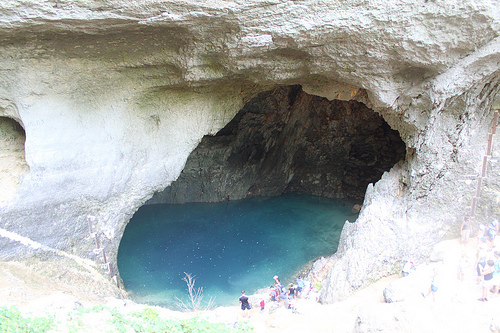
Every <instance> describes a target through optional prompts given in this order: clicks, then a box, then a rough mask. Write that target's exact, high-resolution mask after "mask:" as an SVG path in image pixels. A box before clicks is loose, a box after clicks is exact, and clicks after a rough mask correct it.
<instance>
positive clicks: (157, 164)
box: [0, 0, 500, 302]
mask: <svg viewBox="0 0 500 333" xmlns="http://www.w3.org/2000/svg"><path fill="white" fill-rule="evenodd" d="M499 8H500V6H498V3H497V2H496V1H474V0H465V1H461V2H459V3H457V2H455V1H432V0H431V1H424V0H422V1H413V0H412V1H410V0H403V1H384V2H379V1H366V0H352V1H348V2H346V1H315V0H313V1H284V0H283V1H282V0H254V1H216V0H209V1H203V2H200V1H195V0H179V1H163V0H141V1H139V0H135V1H124V0H110V1H104V0H96V1H87V0H68V1H54V0H45V1H43V0H40V1H25V0H23V1H21V0H8V1H3V2H2V3H1V4H0V122H2V125H1V126H0V128H1V129H2V130H3V129H4V128H15V126H14V127H12V126H11V125H6V123H7V122H9V123H10V122H11V121H16V122H17V123H18V124H19V125H20V126H21V127H22V130H20V129H19V128H17V129H15V133H16V134H14V135H11V134H12V133H13V132H8V133H7V132H3V133H7V134H2V135H1V136H0V138H1V140H2V154H3V155H2V156H0V166H1V167H0V173H2V177H1V178H0V179H2V185H3V184H4V182H3V180H4V179H7V180H9V179H10V180H9V181H8V182H6V184H8V185H6V186H8V191H6V192H5V193H8V194H4V195H2V196H1V197H0V200H1V206H0V210H1V215H0V228H1V229H0V235H1V236H2V237H1V238H0V248H1V253H2V255H1V257H2V259H20V258H25V257H32V256H34V255H36V257H37V258H43V259H52V260H56V261H57V258H58V256H60V255H61V253H65V254H68V255H73V256H77V257H79V258H84V259H86V260H88V261H89V262H91V263H93V264H94V265H95V267H97V269H100V270H101V272H102V273H103V274H107V273H106V271H107V266H105V267H104V269H101V268H100V266H99V264H100V263H101V260H102V258H103V252H102V250H98V251H94V249H95V248H96V246H98V247H99V248H100V249H104V250H105V253H106V255H107V260H109V262H110V263H111V267H112V271H111V275H114V274H116V273H117V272H116V268H114V271H113V265H114V263H115V261H116V253H117V249H118V245H119V241H120V238H121V235H122V233H123V230H124V228H125V226H126V223H127V222H128V220H129V219H130V217H131V216H132V214H133V213H134V212H135V211H136V210H137V209H138V207H140V206H141V205H142V204H143V203H145V202H146V201H147V200H148V199H149V198H151V196H152V195H153V193H155V192H158V191H161V190H163V189H165V188H166V187H167V186H168V185H169V184H170V183H171V182H172V181H173V180H175V179H176V178H177V177H178V176H179V174H180V173H181V170H182V169H183V167H184V164H185V162H186V159H187V157H188V156H189V154H190V153H191V151H193V149H195V147H196V146H197V144H198V143H199V142H200V140H201V139H202V137H203V136H204V135H207V134H215V133H217V132H218V131H219V130H220V129H222V128H223V127H224V126H226V124H227V123H228V122H230V121H231V119H232V118H233V117H234V116H235V115H236V114H237V113H238V111H239V110H240V109H242V108H243V106H244V105H245V103H246V102H248V101H249V100H250V99H251V98H253V97H255V96H256V94H257V93H259V92H262V91H268V90H270V89H272V88H275V87H277V86H283V85H301V86H302V88H303V90H304V91H305V92H307V93H309V94H313V95H317V96H321V97H326V98H328V99H330V100H333V99H339V100H350V99H355V100H358V101H361V102H363V103H364V104H365V105H366V106H367V107H368V108H371V109H373V110H374V111H375V112H377V113H378V114H380V115H381V116H382V117H383V118H384V120H385V121H386V122H387V123H388V124H389V125H390V126H391V128H392V129H393V130H397V131H398V132H399V135H400V136H401V138H402V140H403V141H404V143H405V145H406V156H405V160H404V163H403V164H400V165H397V166H396V167H395V168H393V169H392V171H391V172H388V173H386V174H384V175H383V176H382V178H381V180H380V181H378V182H377V183H375V184H374V185H369V186H368V190H367V192H366V197H365V203H364V208H363V210H362V212H361V214H360V217H359V219H358V221H357V222H356V223H354V224H349V225H346V226H345V229H344V231H343V235H342V238H341V245H340V246H339V251H338V253H337V254H336V255H334V256H333V257H332V258H329V259H328V260H327V262H326V263H325V264H324V266H323V271H322V272H323V273H322V274H324V277H325V280H324V284H323V285H324V286H325V288H324V291H323V294H322V300H323V301H324V302H331V301H334V300H336V299H339V298H342V297H343V296H345V295H347V294H348V293H350V292H351V291H352V290H354V289H356V288H358V287H360V286H362V285H364V284H366V283H369V282H370V281H372V280H374V279H377V278H379V277H380V276H383V275H385V274H388V273H390V272H393V271H394V270H397V269H399V268H398V263H399V261H400V260H402V258H403V257H404V256H406V255H410V254H411V255H412V256H414V257H416V258H419V257H423V256H425V255H426V254H427V253H428V251H429V249H430V246H431V245H432V244H434V243H435V242H437V241H438V240H439V239H441V238H443V237H451V236H455V235H456V230H457V221H458V220H460V219H461V218H462V217H463V216H464V215H466V214H468V213H469V212H470V205H471V202H472V198H473V196H475V195H476V185H477V179H478V176H479V175H480V174H481V172H482V169H481V168H482V162H483V155H484V154H485V152H486V147H487V134H488V132H489V130H490V126H491V122H492V117H493V112H494V109H495V108H499V107H500V106H499V105H498V97H497V94H498V91H499V89H500V70H499V62H500V37H499V31H500V9H499ZM363 92H366V95H365V96H363V95H362V94H363ZM495 103H497V104H495ZM6 118H9V119H6ZM7 131H10V129H9V130H7ZM9 133H10V134H9ZM23 135H25V138H26V139H25V142H24V156H23V153H22V149H21V153H20V154H18V153H19V149H18V148H15V150H16V151H17V153H16V154H15V157H14V159H15V162H14V164H15V165H17V166H19V167H16V168H15V169H14V168H12V167H11V165H13V164H12V163H13V162H12V156H13V155H12V154H10V153H9V154H7V155H9V157H6V156H5V155H4V149H7V148H4V147H7V145H10V143H12V142H14V141H15V140H11V139H9V138H13V137H18V138H19V137H22V136H23ZM8 140H11V141H10V143H9V142H8ZM497 145H498V139H497V136H495V137H494V142H493V147H494V148H493V153H492V155H491V158H488V159H487V176H488V178H487V179H485V181H482V183H481V185H482V186H481V188H480V189H481V191H480V192H481V193H480V194H481V198H480V200H479V205H478V215H477V217H476V219H475V223H476V224H477V223H479V222H482V221H485V220H486V219H487V217H488V215H490V214H492V213H498V211H497V209H498V208H497V205H498V198H499V193H500V191H499V190H500V188H499V184H498V179H500V178H499V177H498V173H499V166H498V162H497V160H498V156H499V151H498V149H496V146H497ZM26 165H27V167H26ZM96 238H97V239H98V240H99V242H98V243H96ZM96 244H97V245H96Z"/></svg>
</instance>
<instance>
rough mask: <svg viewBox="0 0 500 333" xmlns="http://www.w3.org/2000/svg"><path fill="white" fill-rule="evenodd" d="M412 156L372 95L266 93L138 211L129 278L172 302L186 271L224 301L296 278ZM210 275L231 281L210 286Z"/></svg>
mask: <svg viewBox="0 0 500 333" xmlns="http://www.w3.org/2000/svg"><path fill="white" fill-rule="evenodd" d="M404 154H405V145H404V143H403V142H402V141H401V139H400V137H399V135H398V132H397V131H394V130H392V129H391V128H390V127H389V125H388V124H387V123H386V122H385V121H384V120H383V118H382V117H381V116H380V115H378V114H376V113H375V112H374V111H373V110H370V109H369V108H367V107H366V106H365V105H364V104H362V103H360V102H357V101H329V100H328V99H326V98H321V97H318V96H313V95H309V94H307V93H305V92H304V91H302V89H301V87H300V86H287V87H280V88H276V89H274V90H272V91H267V92H263V93H261V94H259V95H258V96H256V97H255V98H253V99H252V100H251V101H250V102H249V103H247V104H246V105H245V106H244V108H243V109H242V110H241V111H240V112H239V113H238V114H237V115H236V116H235V117H234V119H233V120H232V121H230V122H229V123H228V124H227V126H226V127H225V128H223V129H222V130H221V131H219V132H218V133H217V134H216V135H215V136H206V137H204V138H203V140H202V141H201V143H200V144H199V146H198V147H197V148H196V149H195V150H194V151H193V152H192V154H191V155H190V157H189V158H188V161H187V163H186V166H185V168H184V170H183V171H182V173H181V175H180V176H179V178H178V180H177V181H176V182H174V183H172V184H171V186H169V187H168V188H167V189H165V191H163V192H162V193H157V194H156V195H155V196H154V197H153V198H152V199H151V200H150V201H149V202H148V203H149V205H145V206H143V207H141V209H139V211H138V212H137V213H136V214H135V215H134V217H133V218H132V219H131V221H130V222H129V224H128V225H127V227H126V229H125V232H124V235H123V238H122V241H121V243H120V247H119V251H118V266H119V269H120V275H121V277H122V279H123V280H124V283H125V286H126V287H127V288H128V289H130V290H132V291H133V293H132V295H134V296H135V297H137V298H138V299H139V300H141V301H142V302H146V303H153V304H159V305H164V306H172V305H173V304H175V303H176V302H175V297H178V296H179V295H180V296H182V294H185V288H186V285H185V284H184V285H182V283H183V282H182V280H181V279H182V278H183V273H184V272H187V273H194V274H195V275H196V277H197V279H198V280H197V281H198V282H197V286H198V287H203V288H204V290H205V291H206V292H207V293H208V295H207V296H209V295H213V294H217V295H218V296H217V297H218V301H221V302H222V303H218V304H220V305H227V304H234V300H236V299H237V296H238V295H239V292H240V290H241V289H246V290H247V291H249V292H250V293H253V292H255V291H256V290H255V289H256V288H259V287H260V288H264V287H269V285H270V284H271V283H272V280H270V278H271V277H272V276H273V275H274V274H278V275H280V276H281V277H282V278H284V279H283V281H282V282H286V283H289V282H291V281H294V279H292V280H290V279H291V278H292V276H293V277H295V276H296V275H297V270H298V269H300V268H301V267H303V266H304V265H305V264H307V262H308V261H310V260H311V259H314V258H315V257H307V256H304V257H302V254H303V253H306V252H307V253H309V252H308V251H309V250H310V249H309V248H310V247H311V248H313V250H314V251H316V250H317V249H318V248H319V247H320V245H326V247H325V248H326V249H327V252H326V253H325V252H314V251H312V252H311V253H315V256H316V257H318V256H321V255H330V254H333V253H334V252H335V251H336V250H337V244H338V239H339V236H340V231H341V228H342V226H343V224H344V222H345V221H346V220H349V221H351V222H353V221H355V219H356V216H357V214H356V213H355V212H352V211H351V208H352V207H353V205H354V204H356V203H358V204H360V203H362V200H363V197H364V193H365V190H366V187H367V185H368V184H369V183H372V182H376V181H377V180H378V179H380V177H381V175H382V173H383V172H384V171H388V170H389V169H390V168H391V167H392V166H393V165H394V164H396V163H397V162H399V161H400V160H402V159H404ZM239 199H242V200H239ZM180 203H182V204H183V205H178V204H180ZM188 214H189V215H188ZM156 221H161V222H160V223H156ZM172 235H174V236H173V238H172V237H171V236H172ZM167 236H168V237H167ZM262 236H264V237H263V238H258V237H262ZM269 244H271V245H272V246H270V245H269ZM321 251H323V250H322V249H321ZM228 252H229V253H231V254H236V255H234V256H229V257H228V256H226V254H227V253H228ZM259 252H261V253H259ZM177 259H179V260H178V262H177V263H176V264H175V265H177V266H176V267H169V266H172V265H174V262H175V261H177ZM205 265H206V266H205ZM222 266H224V268H226V269H224V270H221V269H220V268H221V267H222ZM200 267H203V269H202V270H199V271H196V272H193V270H194V269H196V268H200ZM171 268H173V269H172V270H171ZM223 271H224V272H223ZM137 273H141V275H139V274H137ZM130 274H133V275H134V276H130ZM207 276H212V278H211V281H216V280H217V279H220V280H221V283H220V284H219V283H217V282H213V284H210V285H207V284H206V283H205V282H204V281H206V280H205V277H207ZM163 283H166V284H167V285H164V284H163ZM168 284H170V285H172V286H169V285H168ZM149 286H153V287H149ZM169 287H171V288H173V289H177V290H178V291H179V292H180V294H179V293H177V294H175V293H172V292H171V291H168V290H167V289H168V288H169ZM217 289H219V290H217ZM174 295H175V296H174ZM224 295H225V296H227V299H225V298H224ZM221 298H222V300H221ZM225 301H226V302H228V303H227V304H225V303H224V302H225Z"/></svg>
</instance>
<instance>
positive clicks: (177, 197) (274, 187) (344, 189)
mask: <svg viewBox="0 0 500 333" xmlns="http://www.w3.org/2000/svg"><path fill="white" fill-rule="evenodd" d="M405 152H406V146H405V144H404V142H403V141H402V140H401V137H400V136H399V133H398V132H397V131H396V130H393V129H391V127H390V126H389V125H388V124H387V123H386V122H385V120H384V119H383V118H382V116H380V115H379V114H378V113H376V112H374V111H373V110H371V109H370V108H368V107H367V106H366V105H365V104H363V103H361V102H358V101H355V100H350V101H344V100H328V99H327V98H323V97H319V96H315V95H311V94H308V93H306V92H304V91H303V90H302V87H301V86H300V85H294V86H281V87H278V88H275V89H273V90H270V91H265V92H262V93H260V94H258V95H257V96H256V97H254V98H253V99H251V100H250V101H249V102H248V103H247V104H246V105H245V106H244V107H243V109H242V110H240V111H239V112H238V113H237V115H236V116H235V117H234V118H233V119H232V120H231V121H230V122H229V123H228V124H227V125H226V126H225V127H224V128H223V129H221V130H220V131H219V132H218V133H217V134H216V135H214V136H205V137H204V138H203V139H202V141H201V142H200V144H199V145H198V147H197V148H196V149H195V150H194V151H193V152H192V153H191V155H190V157H189V158H188V160H187V162H186V165H185V167H184V170H183V171H182V173H181V175H180V176H179V178H178V179H177V180H176V181H175V182H173V183H172V184H171V185H170V186H169V187H167V188H166V189H165V190H164V191H163V192H159V193H156V194H155V195H154V196H153V198H152V199H150V200H149V202H148V204H152V203H185V202H219V201H224V200H236V199H242V198H246V197H252V196H278V195H281V194H284V193H305V194H311V195H315V196H321V197H327V198H337V199H350V200H356V201H357V202H358V203H359V204H361V203H362V202H363V199H364V195H365V191H366V187H367V185H368V184H369V183H374V182H376V181H378V180H379V179H380V177H381V176H382V174H383V173H384V172H385V171H388V170H390V169H391V168H392V167H393V166H394V165H395V164H396V163H398V162H399V161H401V160H404V158H405Z"/></svg>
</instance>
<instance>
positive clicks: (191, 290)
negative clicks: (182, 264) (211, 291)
mask: <svg viewBox="0 0 500 333" xmlns="http://www.w3.org/2000/svg"><path fill="white" fill-rule="evenodd" d="M184 275H185V276H184V278H182V280H183V281H185V282H186V285H187V292H188V296H189V302H190V304H186V303H184V301H182V300H181V299H179V298H178V297H176V299H177V306H178V307H179V308H180V309H182V310H185V311H199V310H208V309H210V308H212V307H213V305H214V299H213V298H212V297H211V298H210V300H209V301H208V304H207V305H206V306H202V303H201V302H202V300H203V287H199V288H195V286H194V283H195V282H196V279H195V276H194V275H191V274H189V273H186V272H184Z"/></svg>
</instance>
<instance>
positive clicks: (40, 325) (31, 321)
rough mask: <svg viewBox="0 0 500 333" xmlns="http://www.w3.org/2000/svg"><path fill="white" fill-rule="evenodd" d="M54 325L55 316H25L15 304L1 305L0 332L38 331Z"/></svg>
mask: <svg viewBox="0 0 500 333" xmlns="http://www.w3.org/2000/svg"><path fill="white" fill-rule="evenodd" d="M53 327H54V318H53V317H50V316H49V317H45V318H44V317H36V318H24V317H23V316H22V315H21V311H19V309H17V308H16V307H15V306H11V307H5V306H2V307H0V332H9V333H11V332H12V333H18V332H19V333H38V332H47V331H49V330H51V329H52V328H53Z"/></svg>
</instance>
